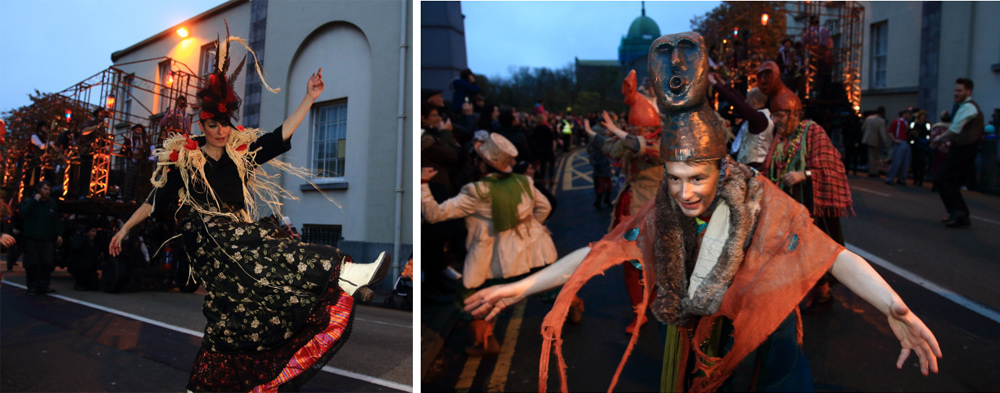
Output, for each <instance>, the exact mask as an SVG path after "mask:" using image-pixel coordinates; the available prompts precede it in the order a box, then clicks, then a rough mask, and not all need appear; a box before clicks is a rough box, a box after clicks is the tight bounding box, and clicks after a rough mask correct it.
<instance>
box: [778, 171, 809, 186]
mask: <svg viewBox="0 0 1000 393" xmlns="http://www.w3.org/2000/svg"><path fill="white" fill-rule="evenodd" d="M805 179H806V174H805V172H802V171H797V172H788V173H786V174H785V176H782V177H781V182H782V183H785V185H787V186H794V185H796V184H799V183H801V182H802V181H803V180H805Z"/></svg>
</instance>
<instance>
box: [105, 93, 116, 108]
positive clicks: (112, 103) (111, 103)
mask: <svg viewBox="0 0 1000 393" xmlns="http://www.w3.org/2000/svg"><path fill="white" fill-rule="evenodd" d="M106 105H107V107H108V108H111V107H114V106H115V96H114V95H110V96H108V100H107V103H106Z"/></svg>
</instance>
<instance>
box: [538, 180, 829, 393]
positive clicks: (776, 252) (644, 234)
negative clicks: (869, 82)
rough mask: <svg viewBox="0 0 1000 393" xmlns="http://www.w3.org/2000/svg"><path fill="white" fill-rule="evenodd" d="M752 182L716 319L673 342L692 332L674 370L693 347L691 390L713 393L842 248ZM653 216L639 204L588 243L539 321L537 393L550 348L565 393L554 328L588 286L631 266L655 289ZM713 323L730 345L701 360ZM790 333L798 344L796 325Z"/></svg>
mask: <svg viewBox="0 0 1000 393" xmlns="http://www.w3.org/2000/svg"><path fill="white" fill-rule="evenodd" d="M758 176H761V177H759V178H758V180H760V181H761V182H762V183H764V193H763V197H762V200H761V203H760V205H761V211H760V215H759V216H758V221H757V226H756V231H755V232H754V234H753V240H752V241H751V243H750V247H749V249H748V250H747V251H746V258H744V261H743V265H742V267H740V270H739V271H738V272H737V273H736V276H735V277H734V279H733V282H732V284H731V285H730V287H729V289H728V290H727V291H726V294H725V296H724V297H723V300H722V306H721V307H720V308H719V310H718V312H717V313H716V314H714V315H711V316H706V317H701V318H700V319H699V320H698V322H697V323H696V325H695V326H694V327H693V328H690V329H688V328H683V327H682V328H681V332H682V335H681V337H692V336H691V333H692V332H693V334H694V336H693V339H691V340H690V341H688V340H686V339H682V342H683V345H682V354H683V355H682V360H681V362H680V364H679V365H678V367H679V370H685V369H686V364H685V363H686V361H687V359H688V358H689V356H688V355H687V354H689V353H690V351H691V350H692V348H693V350H694V351H695V354H696V355H697V357H698V359H700V360H702V361H699V362H698V363H699V364H698V368H699V369H701V370H703V371H704V372H705V377H702V378H693V380H691V381H690V390H691V391H695V392H703V391H714V390H717V389H718V388H719V386H720V385H721V384H722V383H723V382H725V380H726V378H728V377H729V375H730V374H731V373H732V372H733V369H735V367H736V366H737V365H738V364H739V363H740V361H742V360H743V358H745V357H746V356H747V355H748V354H750V353H751V352H752V351H753V350H754V349H756V348H757V347H758V346H759V345H760V344H761V343H762V342H764V340H765V339H767V337H768V336H770V335H771V333H772V332H774V330H775V329H777V328H778V326H779V325H780V324H781V322H782V321H784V319H785V318H787V317H788V314H790V313H791V312H793V311H797V306H798V303H799V301H801V299H802V298H803V297H804V296H805V295H806V293H808V292H809V290H810V288H812V286H813V285H814V284H815V283H816V281H817V280H819V278H820V277H822V276H823V273H825V272H826V271H827V270H828V269H829V268H830V266H832V265H833V262H834V260H835V259H836V257H837V255H838V254H839V253H840V252H841V251H842V250H843V249H844V248H843V247H842V246H840V245H839V244H837V243H836V242H834V241H833V240H831V239H830V238H829V237H827V236H826V235H825V234H824V233H823V232H822V231H820V230H819V229H818V228H816V226H815V225H813V223H812V219H811V218H810V217H809V212H808V211H807V210H806V208H805V207H804V206H802V205H800V204H799V203H797V202H795V200H793V199H791V197H789V196H788V195H787V194H785V193H784V192H782V191H781V190H780V189H778V187H777V186H775V185H774V184H773V183H771V182H769V181H766V180H764V179H763V175H758ZM655 209H656V206H655V200H651V201H649V202H647V203H646V204H645V205H643V207H642V208H641V209H640V210H639V211H638V212H637V214H635V215H634V216H632V217H631V218H629V219H628V220H627V221H625V222H623V223H622V224H620V225H618V226H617V227H615V229H614V230H612V231H611V233H609V234H607V235H606V236H605V237H604V239H602V240H600V241H598V242H595V243H591V251H590V253H589V254H587V257H586V258H585V259H584V260H583V262H581V264H580V266H579V267H578V268H577V269H576V271H574V272H573V275H572V276H571V277H570V279H569V281H568V282H567V283H566V284H565V285H564V286H563V289H562V291H561V292H560V293H559V297H558V298H557V299H556V302H555V304H554V305H553V307H552V310H551V311H549V313H548V315H546V316H545V320H544V321H543V322H542V338H543V343H542V352H541V359H540V360H539V365H538V368H539V370H538V390H539V391H540V392H545V391H546V387H547V380H548V366H549V355H550V351H551V350H552V348H553V347H554V348H555V352H556V358H557V359H558V363H559V377H560V388H561V390H562V391H563V392H567V391H568V387H567V383H566V362H565V359H564V358H563V355H562V326H563V323H564V322H565V320H566V315H567V314H568V312H569V306H570V303H571V302H572V300H573V298H574V297H575V296H576V293H577V292H578V291H579V290H580V288H581V287H582V286H583V285H584V284H585V283H586V282H587V281H588V280H590V279H591V278H592V277H594V276H596V275H599V274H603V272H604V271H605V270H607V269H608V268H611V267H612V266H615V265H618V264H621V263H622V262H623V261H627V260H631V259H637V260H639V261H640V262H641V263H642V270H643V272H644V274H643V285H644V286H645V288H651V287H652V286H653V285H654V284H655V283H656V282H657V281H656V277H654V276H655V274H654V272H655V271H656V269H655V268H654V263H655V258H654V257H653V255H654V243H655V240H656V239H655V237H656V230H655V221H656V220H655V214H654V213H655ZM635 228H638V229H639V234H638V236H637V237H634V236H630V237H632V238H633V239H634V240H628V239H626V238H625V237H626V236H625V235H626V233H629V232H630V231H632V234H634V229H635ZM650 295H651V293H650V291H644V294H643V300H642V303H641V304H640V305H639V310H638V311H640V312H639V315H640V316H641V317H642V318H645V315H646V310H647V309H648V308H649V304H650V302H651V299H650ZM721 316H725V317H728V318H729V319H730V320H732V321H733V336H734V344H733V347H732V349H731V350H730V351H729V352H728V353H727V354H726V355H725V356H724V357H722V358H709V357H707V356H706V355H705V354H703V353H701V351H700V350H699V349H698V345H697V344H698V343H701V342H703V341H704V340H705V339H707V338H708V335H709V334H710V331H711V326H712V323H713V322H714V321H715V319H717V318H719V317H721ZM798 328H799V332H798V333H799V334H798V336H799V342H800V343H801V340H802V331H801V319H800V320H799V323H798ZM638 338H639V329H636V330H635V333H633V334H632V338H631V340H630V341H629V344H628V347H627V348H626V350H625V354H624V355H623V357H622V360H621V362H620V363H619V364H618V369H617V370H616V371H615V375H614V378H612V380H611V385H610V386H609V387H608V392H611V391H612V390H614V387H615V384H617V382H618V377H619V376H620V374H621V371H622V368H623V367H624V366H625V362H626V360H627V359H628V357H629V355H630V354H631V353H632V349H633V347H634V346H635V343H636V342H637V341H638ZM709 362H710V363H709ZM707 364H712V365H711V366H709V365H707ZM687 378H691V376H683V377H682V378H680V379H679V381H678V386H677V391H684V390H685V386H686V383H685V379H687Z"/></svg>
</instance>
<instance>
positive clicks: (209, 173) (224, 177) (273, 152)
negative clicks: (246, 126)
mask: <svg viewBox="0 0 1000 393" xmlns="http://www.w3.org/2000/svg"><path fill="white" fill-rule="evenodd" d="M191 139H194V140H195V141H197V142H198V146H199V147H200V146H204V145H205V138H204V136H196V137H193V138H191ZM258 148H260V151H258V152H257V156H256V157H255V159H254V162H255V164H256V165H257V166H259V165H262V164H264V163H265V162H268V161H270V160H271V159H272V158H274V157H277V156H279V155H281V154H282V153H284V152H286V151H288V150H290V149H291V148H292V140H291V138H288V140H287V141H286V140H283V138H282V136H281V126H278V128H277V129H275V130H274V131H271V132H269V133H267V134H264V135H261V136H260V138H257V141H255V142H254V143H251V144H250V146H249V147H248V148H247V151H254V150H256V149H258ZM205 178H206V179H208V184H209V185H211V186H212V189H213V190H214V191H215V195H216V196H217V197H218V199H219V203H222V204H224V205H228V206H229V207H231V208H233V209H236V210H241V209H243V208H244V207H245V203H244V200H243V181H244V179H241V178H240V172H239V169H238V168H237V167H236V163H235V162H233V159H232V158H230V157H229V153H226V152H223V154H222V157H220V158H219V160H218V161H216V160H214V159H212V157H209V156H208V155H207V154H206V155H205ZM183 187H184V180H183V179H181V175H180V170H179V168H171V169H170V171H169V172H168V173H167V184H166V185H164V186H163V187H162V188H154V189H153V192H151V193H150V194H149V198H146V203H149V204H151V205H153V212H162V211H167V209H170V207H174V208H176V206H177V201H178V199H179V198H178V196H177V192H178V191H180V189H181V188H183ZM192 188H194V189H192V190H188V192H189V193H190V194H191V197H192V198H194V199H195V200H196V201H198V202H199V203H201V204H203V205H205V204H208V201H209V196H208V194H207V191H208V190H204V189H199V188H200V187H197V186H194V187H192ZM212 204H213V205H214V202H213V203H212ZM171 211H172V210H171Z"/></svg>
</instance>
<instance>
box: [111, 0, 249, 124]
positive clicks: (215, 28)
mask: <svg viewBox="0 0 1000 393" xmlns="http://www.w3.org/2000/svg"><path fill="white" fill-rule="evenodd" d="M224 21H228V22H229V33H230V35H232V36H237V37H243V38H246V37H247V36H248V35H249V25H250V23H249V21H250V3H242V4H240V5H237V6H235V7H233V8H230V9H227V10H225V11H223V12H221V13H218V14H215V15H213V16H210V17H208V18H205V19H202V20H199V21H197V22H196V24H190V25H189V24H184V26H185V27H186V28H187V30H188V37H187V38H181V37H180V36H179V35H177V34H168V35H166V36H164V37H162V38H160V39H158V40H156V41H154V42H151V43H149V44H147V45H145V46H143V47H141V48H137V49H136V50H134V51H132V52H130V53H128V54H125V55H124V56H122V57H121V58H119V59H118V61H116V62H115V67H116V68H118V69H120V70H122V71H125V72H127V73H135V75H136V76H137V77H141V78H144V79H147V80H151V81H155V82H157V83H163V82H162V81H160V80H159V75H158V68H157V67H158V64H159V62H160V61H148V62H140V63H136V64H126V63H131V62H134V61H139V60H146V59H153V58H157V57H163V56H166V57H169V58H171V59H174V60H177V61H179V62H181V63H184V64H185V65H187V68H184V67H179V66H176V65H175V66H174V68H177V69H180V70H181V71H184V72H191V73H195V74H197V73H198V70H199V69H200V67H201V64H199V62H200V57H201V47H202V46H204V45H206V44H209V43H211V42H213V41H215V40H216V39H218V38H220V36H222V37H224V36H225V32H226V25H225V22H224ZM237 46H239V44H237V43H233V45H232V48H233V53H235V54H237V55H238V56H239V57H236V58H235V59H233V60H232V63H233V64H231V65H230V71H229V72H230V73H231V72H232V71H233V70H234V69H235V68H236V65H237V64H238V62H239V60H240V59H241V58H242V53H245V50H243V49H242V47H241V46H240V48H237ZM251 60H252V59H251ZM251 60H247V62H248V64H249V63H250V62H251ZM244 67H246V66H244ZM188 68H189V69H190V70H189V69H188ZM246 72H247V69H246V68H244V70H243V71H242V73H241V74H242V75H244V76H241V77H239V78H237V81H236V84H235V86H234V87H235V91H237V92H242V91H244V84H245V82H246V77H245V75H246ZM196 92H197V90H196V89H195V88H192V89H191V90H190V91H188V93H190V94H194V93H196ZM133 96H134V97H135V98H134V100H136V101H137V102H136V103H133V104H132V111H131V115H132V116H136V117H141V118H148V117H149V116H150V115H151V114H156V113H159V108H160V102H159V98H158V97H156V96H155V95H154V94H153V93H148V92H145V91H141V90H138V89H134V90H133ZM124 99H125V97H117V98H116V100H117V102H118V103H122V102H123V101H124ZM138 101H141V102H142V103H143V105H146V106H147V107H148V108H149V109H150V110H152V113H150V112H148V111H146V110H145V109H143V107H142V106H141V105H139V104H138ZM193 104H196V102H195V100H191V99H189V100H188V113H193V110H192V109H191V105H193ZM169 105H170V106H173V103H170V104H169ZM191 128H192V132H193V133H195V134H198V133H200V131H199V128H198V125H197V121H192V125H191Z"/></svg>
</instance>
